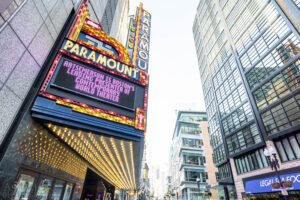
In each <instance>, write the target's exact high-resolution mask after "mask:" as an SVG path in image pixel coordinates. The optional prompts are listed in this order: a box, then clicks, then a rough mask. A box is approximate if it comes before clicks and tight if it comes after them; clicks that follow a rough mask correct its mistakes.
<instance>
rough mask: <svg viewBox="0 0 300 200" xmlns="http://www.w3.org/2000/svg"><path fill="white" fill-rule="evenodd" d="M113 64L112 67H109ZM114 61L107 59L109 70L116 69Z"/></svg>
mask: <svg viewBox="0 0 300 200" xmlns="http://www.w3.org/2000/svg"><path fill="white" fill-rule="evenodd" d="M111 64H113V65H111ZM116 64H117V63H116V61H115V60H114V59H111V58H110V59H107V66H108V67H109V68H110V69H115V68H116Z"/></svg>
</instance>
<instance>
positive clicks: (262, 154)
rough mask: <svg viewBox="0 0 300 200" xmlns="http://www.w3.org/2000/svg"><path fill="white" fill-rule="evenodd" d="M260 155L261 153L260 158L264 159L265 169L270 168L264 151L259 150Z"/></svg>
mask: <svg viewBox="0 0 300 200" xmlns="http://www.w3.org/2000/svg"><path fill="white" fill-rule="evenodd" d="M259 153H260V157H261V159H262V163H263V165H264V166H265V167H267V166H268V162H267V159H266V157H265V154H264V150H262V149H260V150H259Z"/></svg>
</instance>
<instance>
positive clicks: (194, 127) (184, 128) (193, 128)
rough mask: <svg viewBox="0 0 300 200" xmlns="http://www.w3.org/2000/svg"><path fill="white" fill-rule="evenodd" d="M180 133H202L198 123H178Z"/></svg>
mask: <svg viewBox="0 0 300 200" xmlns="http://www.w3.org/2000/svg"><path fill="white" fill-rule="evenodd" d="M180 133H185V134H192V135H200V134H201V133H202V130H201V126H200V124H183V123H181V124H180Z"/></svg>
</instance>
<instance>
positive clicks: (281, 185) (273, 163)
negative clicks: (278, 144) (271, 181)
mask: <svg viewBox="0 0 300 200" xmlns="http://www.w3.org/2000/svg"><path fill="white" fill-rule="evenodd" d="M272 165H273V166H274V168H275V173H276V175H277V178H278V181H279V184H280V187H281V188H282V187H284V186H283V184H282V181H281V179H280V176H279V173H278V170H277V161H276V157H275V160H273V159H272ZM281 188H280V189H281ZM283 196H284V199H285V200H288V196H286V195H283Z"/></svg>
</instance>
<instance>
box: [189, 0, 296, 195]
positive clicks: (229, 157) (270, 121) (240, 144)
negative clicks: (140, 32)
mask: <svg viewBox="0 0 300 200" xmlns="http://www.w3.org/2000/svg"><path fill="white" fill-rule="evenodd" d="M299 16H300V7H299V3H298V1H293V0H270V1H267V0H242V1H237V0H212V1H211V0H200V2H199V5H198V7H197V13H196V16H195V20H194V25H193V33H194V40H195V46H196V52H197V56H198V64H199V71H200V74H201V81H202V87H203V93H204V99H205V105H206V109H207V115H208V124H209V134H210V141H211V144H212V147H213V149H214V163H215V165H216V166H217V167H218V169H219V177H218V181H219V183H220V184H223V185H227V191H230V189H229V188H232V185H235V190H236V191H235V197H236V198H238V199H242V197H244V198H245V199H247V198H248V197H249V196H262V195H264V194H269V195H270V194H272V195H273V198H282V197H281V193H280V189H274V188H272V186H271V184H270V183H271V182H276V181H277V178H276V177H275V176H276V175H275V173H274V172H273V171H272V169H271V168H270V167H269V163H268V162H267V159H266V157H265V155H264V149H265V148H266V147H267V148H270V146H272V147H273V148H274V149H275V150H276V154H277V157H278V158H279V165H280V171H279V174H280V175H281V178H282V179H284V180H290V179H292V180H293V182H294V185H293V187H288V188H287V190H288V191H289V196H293V195H295V196H297V195H299V190H300V185H299V181H298V180H296V179H293V177H299V176H300V169H299V167H298V166H299V165H300V160H299V159H300V146H299V144H300V134H299V130H300V126H299V122H300V112H299V111H300V104H299V103H300V90H299V88H298V86H299V57H300V54H299V52H300V51H299V41H300V36H299V30H300V29H299V19H300V18H299ZM264 182H268V183H269V184H260V183H264ZM228 193H229V195H227V197H226V198H227V199H229V198H230V192H228ZM263 198H264V197H263Z"/></svg>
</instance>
